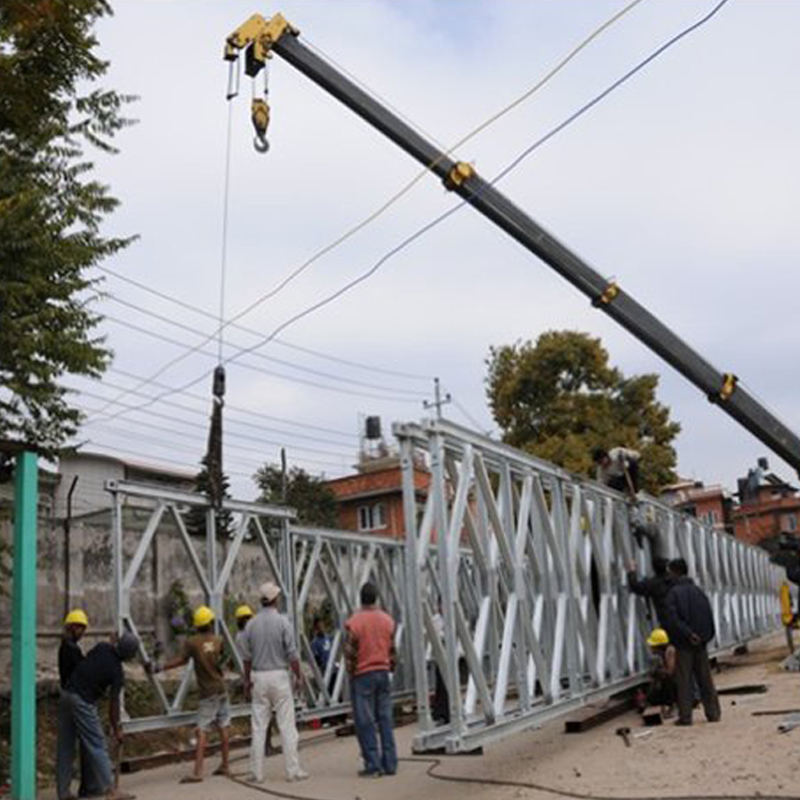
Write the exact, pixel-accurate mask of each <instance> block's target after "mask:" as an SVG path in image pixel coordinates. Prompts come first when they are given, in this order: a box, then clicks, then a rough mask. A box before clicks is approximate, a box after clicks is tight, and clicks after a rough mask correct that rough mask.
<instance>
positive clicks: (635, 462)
mask: <svg viewBox="0 0 800 800" xmlns="http://www.w3.org/2000/svg"><path fill="white" fill-rule="evenodd" d="M639 458H640V455H639V453H638V452H637V451H636V450H630V449H628V448H626V447H614V448H612V449H611V450H606V449H605V448H604V447H596V448H595V449H594V450H593V451H592V460H593V461H594V463H595V464H596V465H597V480H598V481H600V483H603V484H605V485H606V486H608V488H609V489H616V490H617V491H618V492H627V493H628V494H630V495H631V498H632V499H636V493H637V492H638V491H639Z"/></svg>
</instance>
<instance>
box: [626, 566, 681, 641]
mask: <svg viewBox="0 0 800 800" xmlns="http://www.w3.org/2000/svg"><path fill="white" fill-rule="evenodd" d="M668 564H669V560H668V559H666V558H661V557H660V556H653V575H651V576H650V577H648V578H639V577H637V569H636V562H635V561H631V562H629V563H628V591H630V592H631V593H632V594H636V595H639V597H644V598H646V599H647V600H648V601H649V603H650V604H651V605H652V608H653V611H654V612H655V618H656V622H658V623H659V625H662V626H663V625H664V601H665V600H666V598H667V592H668V591H669V589H670V586H672V578H670V576H669V575H668V574H667V565H668Z"/></svg>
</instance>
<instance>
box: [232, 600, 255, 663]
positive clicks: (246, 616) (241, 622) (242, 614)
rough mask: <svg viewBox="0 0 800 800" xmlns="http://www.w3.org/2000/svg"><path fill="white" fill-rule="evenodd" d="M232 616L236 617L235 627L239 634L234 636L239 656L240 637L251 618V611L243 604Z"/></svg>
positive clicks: (240, 652)
mask: <svg viewBox="0 0 800 800" xmlns="http://www.w3.org/2000/svg"><path fill="white" fill-rule="evenodd" d="M234 616H235V617H236V627H237V628H238V629H239V632H238V633H237V634H236V649H237V650H238V651H239V655H241V654H242V636H243V635H244V629H245V628H246V627H247V623H248V622H250V620H251V619H252V618H253V609H252V608H250V606H248V605H247V604H246V603H243V604H242V605H240V606H239V607H238V608H237V609H236V611H235V612H234Z"/></svg>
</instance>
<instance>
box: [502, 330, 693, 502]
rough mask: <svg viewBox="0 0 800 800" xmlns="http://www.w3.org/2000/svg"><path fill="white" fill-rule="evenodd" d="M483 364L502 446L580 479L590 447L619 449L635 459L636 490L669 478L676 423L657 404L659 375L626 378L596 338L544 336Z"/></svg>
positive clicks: (589, 470)
mask: <svg viewBox="0 0 800 800" xmlns="http://www.w3.org/2000/svg"><path fill="white" fill-rule="evenodd" d="M487 366H488V376H487V379H486V384H487V395H488V399H489V405H490V407H491V409H492V413H493V415H494V418H495V421H496V422H497V424H498V425H499V426H500V429H501V431H502V433H503V440H504V441H505V442H507V443H508V444H511V445H514V446H515V447H519V448H521V449H523V450H526V451H528V452H529V453H532V454H533V455H536V456H538V457H540V458H544V459H547V460H548V461H552V462H554V463H556V464H558V465H560V466H562V467H565V468H566V469H568V470H571V471H573V472H578V473H584V474H587V475H593V474H594V464H593V463H592V450H593V449H594V448H595V447H598V446H602V447H605V448H607V449H610V448H611V447H616V446H618V445H623V446H626V447H632V448H634V449H636V450H638V451H639V452H640V453H641V454H642V459H641V461H640V482H641V484H642V487H643V488H645V489H646V490H648V491H650V492H657V491H658V490H659V489H660V488H661V487H662V486H664V485H666V484H668V483H671V482H673V481H674V480H675V478H676V476H675V473H674V468H675V449H674V448H673V446H672V441H673V440H674V439H675V437H676V436H677V434H678V432H679V431H680V425H679V424H678V423H677V422H673V421H671V420H670V411H669V408H668V407H667V406H664V405H662V404H661V403H659V402H658V401H657V399H656V389H657V388H658V376H657V375H637V376H633V377H631V378H625V377H624V376H623V374H622V373H621V372H620V371H619V370H618V369H616V368H614V367H612V366H610V365H609V363H608V353H607V352H606V350H605V348H604V347H603V346H602V344H601V343H600V340H599V339H594V338H592V337H590V336H589V335H588V334H585V333H579V332H577V331H548V332H547V333H543V334H542V335H541V336H540V337H539V338H538V339H537V340H536V343H535V344H533V343H532V342H525V343H519V342H518V343H516V344H514V345H504V346H501V347H493V348H491V350H490V354H489V358H488V359H487Z"/></svg>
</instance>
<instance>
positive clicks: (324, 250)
mask: <svg viewBox="0 0 800 800" xmlns="http://www.w3.org/2000/svg"><path fill="white" fill-rule="evenodd" d="M639 2H641V0H633V1H632V2H630V3H628V4H627V5H626V6H625V7H624V8H623V9H622V10H621V11H619V12H617V13H616V14H614V15H613V16H612V17H611V18H610V19H609V20H608V21H606V22H605V23H603V24H602V25H600V26H599V27H598V28H596V29H595V30H594V31H593V32H592V33H591V34H590V35H589V36H588V37H586V39H584V40H583V41H582V42H581V43H580V44H579V45H578V46H577V47H576V48H574V49H573V50H572V51H571V52H570V53H569V54H568V55H567V56H566V57H565V58H564V59H562V61H561V62H559V63H558V64H557V65H556V67H555V68H553V69H552V70H551V71H550V72H549V73H548V74H547V75H545V77H544V78H543V79H541V80H540V81H538V82H537V84H535V85H534V86H533V87H532V88H531V89H530V90H528V91H527V92H525V93H524V94H523V96H522V97H521V98H518V99H517V100H515V101H514V102H512V103H511V104H509V105H508V106H506V107H505V108H504V109H502V110H501V111H500V112H498V113H497V114H495V115H494V117H492V118H490V119H489V120H488V121H486V122H485V123H483V124H482V125H479V126H478V127H477V128H475V129H474V130H473V131H472V132H470V133H469V134H467V136H465V137H463V138H462V139H461V140H460V141H459V142H458V143H457V144H456V145H454V146H453V147H451V148H450V149H449V150H447V151H445V152H443V153H442V154H441V155H439V156H438V157H437V158H436V159H434V160H433V161H432V162H431V163H430V164H428V165H427V166H426V167H425V168H424V169H423V170H422V171H421V172H419V173H418V174H417V175H416V176H415V177H414V178H413V179H412V180H411V181H409V182H408V183H407V184H406V185H405V186H403V187H401V189H400V190H399V191H398V192H396V193H395V194H393V195H392V196H391V197H390V198H389V199H388V200H387V201H386V202H384V203H383V204H382V205H381V206H379V207H378V208H377V209H376V210H375V211H374V212H372V213H371V214H369V215H368V216H367V217H366V218H365V219H363V220H362V221H361V222H359V223H358V224H356V225H354V226H353V227H352V228H350V229H348V230H347V231H345V232H344V233H343V234H342V235H340V236H339V237H337V238H336V239H334V240H333V241H332V242H330V243H329V244H327V245H326V246H325V247H323V248H321V249H320V250H317V251H316V252H315V253H314V254H312V256H311V257H310V258H309V259H307V260H306V261H305V262H303V263H302V264H300V265H299V266H298V267H297V268H295V269H294V270H293V271H292V272H290V273H289V275H288V276H287V277H286V278H284V279H283V280H282V281H280V282H279V283H278V285H277V286H275V287H274V288H273V289H271V290H270V291H268V292H266V293H264V294H262V295H261V296H260V297H258V298H256V300H255V301H253V302H252V303H250V305H248V306H247V307H245V308H244V309H243V310H242V311H240V312H239V313H238V314H236V315H235V316H233V317H232V318H231V319H229V320H227V321H226V322H225V323H224V325H223V326H222V327H227V326H229V325H232V324H233V323H235V322H238V320H240V319H242V318H243V317H245V316H246V315H247V314H249V313H250V312H251V311H253V310H254V309H255V308H257V307H258V306H259V305H261V304H262V303H264V302H266V301H267V300H269V299H270V298H272V297H274V296H275V295H277V294H278V293H279V292H280V291H282V290H283V289H284V288H285V287H286V286H288V285H289V283H291V282H292V281H293V280H294V279H295V278H297V277H298V276H299V275H301V274H302V273H303V272H304V271H305V270H306V269H308V268H309V267H310V266H311V265H312V264H314V263H315V262H316V261H318V260H319V259H320V258H322V257H323V256H324V255H326V254H327V253H330V252H332V251H333V250H334V249H336V248H337V247H339V246H340V245H341V244H343V243H344V242H345V241H347V240H348V239H350V238H351V237H352V236H354V235H355V234H356V233H358V232H359V231H361V230H363V229H364V228H365V227H366V226H367V225H369V224H370V223H372V222H373V221H374V220H376V219H377V218H378V217H380V216H381V215H382V214H383V213H384V212H385V211H386V210H387V209H389V208H390V207H391V206H392V205H394V204H395V203H396V202H397V201H398V200H399V199H400V198H401V197H403V195H405V194H406V193H408V192H409V191H410V190H411V189H412V188H413V187H414V186H415V185H416V184H417V183H419V181H421V180H422V178H423V177H425V176H426V175H427V174H428V172H429V171H430V170H432V169H433V168H434V167H435V166H436V164H438V163H439V162H440V161H441V160H442V159H443V158H445V157H446V156H447V155H449V154H450V153H452V151H453V150H454V149H455V148H456V147H459V146H461V145H463V144H465V143H466V142H467V141H469V140H470V139H471V138H472V137H473V136H475V135H477V134H478V133H479V132H480V131H482V130H484V129H485V128H486V127H488V125H490V124H492V123H493V122H494V121H496V120H497V119H499V118H500V117H502V116H503V115H504V114H506V113H508V112H509V111H510V110H511V109H512V108H514V107H515V106H517V105H518V104H519V103H521V102H523V101H524V100H526V99H528V98H529V97H531V96H532V95H533V94H535V93H536V92H537V91H539V90H540V89H541V88H542V87H543V86H545V84H547V83H548V82H549V81H550V80H551V79H552V78H553V77H554V76H555V75H556V74H557V73H558V72H560V71H561V70H562V69H563V68H564V67H565V66H566V65H567V64H568V63H569V62H570V61H571V60H572V59H573V58H575V57H576V56H577V55H578V53H580V52H581V50H583V49H584V47H586V46H587V45H588V44H589V43H590V42H591V41H593V40H594V39H595V38H596V37H597V36H598V35H599V34H600V33H601V32H602V31H604V30H606V29H607V28H608V27H609V26H610V25H611V24H613V23H614V22H616V21H617V20H619V19H620V18H621V17H622V16H624V15H625V14H627V13H628V12H629V11H631V10H632V9H633V8H634V7H635V6H636V5H638V4H639ZM323 305H324V303H323ZM318 307H320V306H318ZM302 316H304V315H300V317H298V319H299V318H302ZM292 321H296V319H293V320H292ZM289 324H291V322H290V323H289ZM214 335H216V332H215V334H214ZM214 335H212V337H211V338H212V339H213V336H214ZM273 339H274V337H271V338H269V339H268V340H267V341H273ZM208 341H210V340H206V341H204V342H201V343H200V344H198V345H196V346H195V348H194V349H193V350H187V351H186V352H185V353H183V354H181V355H179V356H176V357H175V358H173V359H171V360H170V361H168V362H167V363H166V364H164V365H163V366H162V367H160V368H159V369H158V370H156V372H155V373H153V375H152V376H151V378H150V379H148V381H145V382H143V383H141V384H139V386H137V387H136V388H140V387H141V386H144V385H146V384H147V383H148V382H149V380H154V379H155V378H158V377H160V376H161V375H162V374H163V373H164V372H166V370H168V369H169V368H170V367H172V366H174V365H175V364H178V363H179V362H181V361H183V360H184V359H186V358H188V356H190V355H191V354H192V352H196V351H197V350H199V349H200V348H202V347H203V346H204V345H205V344H206V343H207V342H208ZM266 343H267V342H266V341H265V342H263V343H262V345H261V346H263V344H266ZM212 373H213V371H211V370H210V371H209V372H207V373H205V374H204V375H202V376H200V377H199V378H197V380H195V381H192V383H191V384H189V385H187V386H186V387H184V388H190V387H191V386H195V385H196V384H198V383H199V382H200V381H202V380H204V379H205V378H207V377H208V376H209V375H210V374H212ZM120 397H121V396H120Z"/></svg>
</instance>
